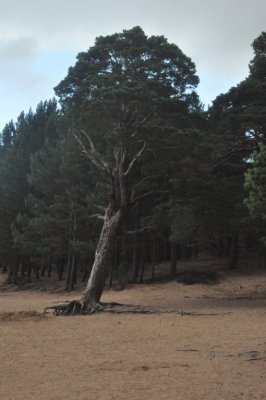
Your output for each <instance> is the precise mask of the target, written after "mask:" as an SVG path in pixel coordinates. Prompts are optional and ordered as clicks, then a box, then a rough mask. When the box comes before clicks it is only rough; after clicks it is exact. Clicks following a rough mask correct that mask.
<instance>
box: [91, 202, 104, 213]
mask: <svg viewBox="0 0 266 400" xmlns="http://www.w3.org/2000/svg"><path fill="white" fill-rule="evenodd" d="M90 205H91V206H92V207H95V208H98V210H100V211H103V212H106V210H107V207H103V206H100V205H98V204H94V203H91V204H90Z"/></svg>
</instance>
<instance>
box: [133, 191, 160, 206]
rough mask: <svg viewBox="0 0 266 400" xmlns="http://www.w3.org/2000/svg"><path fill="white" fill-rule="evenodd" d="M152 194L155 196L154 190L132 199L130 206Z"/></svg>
mask: <svg viewBox="0 0 266 400" xmlns="http://www.w3.org/2000/svg"><path fill="white" fill-rule="evenodd" d="M153 194H155V192H154V190H150V191H149V192H146V193H143V194H140V195H139V196H137V197H135V198H132V199H131V200H130V205H131V206H132V205H134V204H136V203H137V202H138V201H140V200H143V199H145V198H146V197H149V196H152V195H153Z"/></svg>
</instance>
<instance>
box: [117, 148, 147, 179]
mask: <svg viewBox="0 0 266 400" xmlns="http://www.w3.org/2000/svg"><path fill="white" fill-rule="evenodd" d="M147 148H148V143H147V141H145V142H144V143H143V146H142V147H141V149H140V150H139V151H138V152H137V153H136V154H135V156H134V157H133V159H132V160H131V161H130V163H129V165H128V168H127V170H126V171H125V172H124V174H123V175H124V176H128V175H129V173H130V171H131V170H132V169H133V168H134V166H135V164H136V162H137V161H138V160H139V159H140V157H141V156H142V154H143V153H144V152H145V151H146V150H147Z"/></svg>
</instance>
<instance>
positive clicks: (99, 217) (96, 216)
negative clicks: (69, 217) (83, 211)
mask: <svg viewBox="0 0 266 400" xmlns="http://www.w3.org/2000/svg"><path fill="white" fill-rule="evenodd" d="M89 218H98V219H103V220H105V215H102V214H91V215H90V216H89Z"/></svg>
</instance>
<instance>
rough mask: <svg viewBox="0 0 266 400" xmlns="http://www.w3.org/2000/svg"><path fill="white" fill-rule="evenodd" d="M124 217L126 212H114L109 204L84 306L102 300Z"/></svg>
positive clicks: (83, 298)
mask: <svg viewBox="0 0 266 400" xmlns="http://www.w3.org/2000/svg"><path fill="white" fill-rule="evenodd" d="M123 218H124V214H123V212H122V211H121V210H118V211H116V212H113V210H112V207H111V206H110V205H109V207H108V210H107V212H106V216H105V220H104V224H103V227H102V231H101V234H100V239H99V242H98V245H97V248H96V252H95V260H94V264H93V267H92V270H91V274H90V278H89V280H88V284H87V287H86V289H85V292H84V294H83V296H82V299H81V302H82V305H83V306H95V305H96V304H98V303H99V302H100V298H101V295H102V292H103V289H104V284H105V281H106V278H107V276H108V272H109V267H110V264H111V263H112V260H113V246H114V240H115V238H116V234H117V232H118V229H119V228H120V225H121V223H122V221H123Z"/></svg>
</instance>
